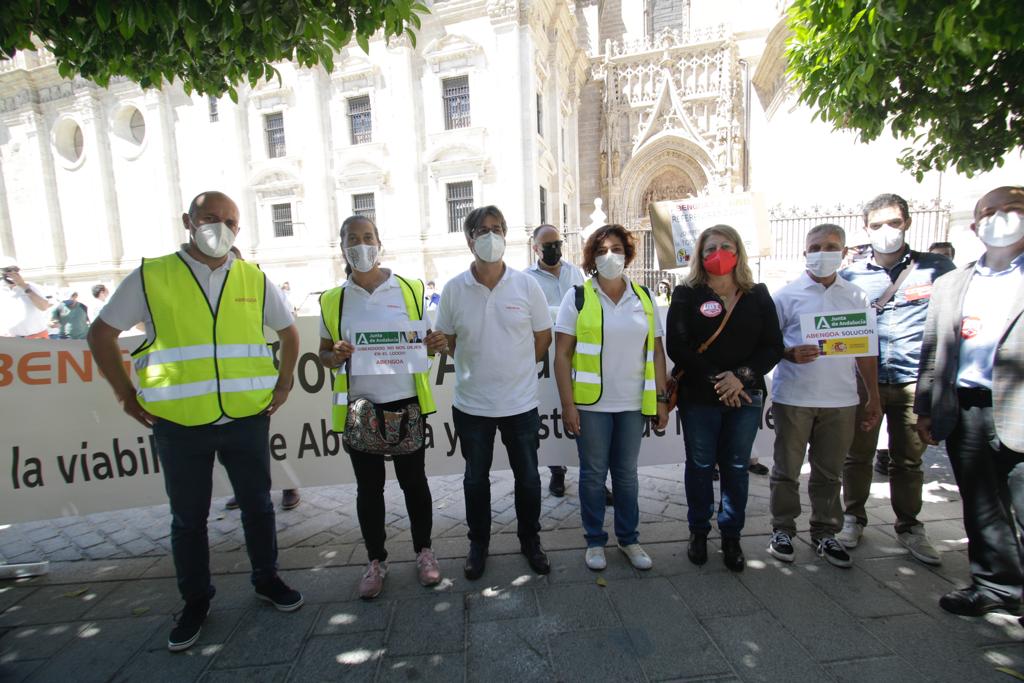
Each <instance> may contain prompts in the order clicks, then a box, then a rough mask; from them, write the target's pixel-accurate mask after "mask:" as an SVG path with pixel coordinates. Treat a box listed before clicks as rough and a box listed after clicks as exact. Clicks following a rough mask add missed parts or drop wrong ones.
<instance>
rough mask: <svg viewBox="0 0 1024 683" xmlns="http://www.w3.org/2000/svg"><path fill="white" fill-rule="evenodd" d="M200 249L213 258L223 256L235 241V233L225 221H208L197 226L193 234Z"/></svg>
mask: <svg viewBox="0 0 1024 683" xmlns="http://www.w3.org/2000/svg"><path fill="white" fill-rule="evenodd" d="M192 239H193V240H194V241H195V243H196V247H198V248H199V251H201V252H203V253H204V254H206V255H207V256H209V257H211V258H221V257H222V256H224V255H225V254H227V253H228V252H229V251H231V245H232V244H234V243H235V233H234V231H233V230H232V229H231V228H229V227H228V226H227V225H225V224H224V223H206V224H205V225H200V226H198V227H196V229H195V232H194V233H193V235H192Z"/></svg>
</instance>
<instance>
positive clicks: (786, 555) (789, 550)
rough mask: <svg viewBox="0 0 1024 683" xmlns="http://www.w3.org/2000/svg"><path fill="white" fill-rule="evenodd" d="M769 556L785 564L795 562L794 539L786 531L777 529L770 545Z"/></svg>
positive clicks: (773, 533)
mask: <svg viewBox="0 0 1024 683" xmlns="http://www.w3.org/2000/svg"><path fill="white" fill-rule="evenodd" d="M768 554H769V555H771V556H772V557H774V558H775V559H777V560H782V561H783V562H792V561H793V555H794V553H793V539H792V538H790V536H789V534H787V533H786V532H785V531H779V530H778V529H776V530H775V531H773V532H772V541H771V543H769V544H768Z"/></svg>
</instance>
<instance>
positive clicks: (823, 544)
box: [815, 536, 853, 569]
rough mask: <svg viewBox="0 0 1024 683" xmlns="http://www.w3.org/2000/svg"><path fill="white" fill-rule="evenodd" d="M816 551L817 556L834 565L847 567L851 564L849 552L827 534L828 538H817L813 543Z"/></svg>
mask: <svg viewBox="0 0 1024 683" xmlns="http://www.w3.org/2000/svg"><path fill="white" fill-rule="evenodd" d="M815 546H816V548H817V551H818V557H821V558H824V559H825V561H827V562H828V563H829V564H831V565H835V566H836V567H843V568H844V569H848V568H850V567H852V566H853V560H851V559H850V554H849V553H848V552H846V549H845V548H843V546H842V544H841V543H840V542H839V541H837V540H836V539H835V538H833V537H831V536H829V537H828V538H819V539H818V540H817V542H816V543H815Z"/></svg>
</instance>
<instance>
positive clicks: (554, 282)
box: [523, 259, 583, 306]
mask: <svg viewBox="0 0 1024 683" xmlns="http://www.w3.org/2000/svg"><path fill="white" fill-rule="evenodd" d="M561 264H562V267H561V268H559V269H558V277H555V276H554V275H552V274H551V273H549V272H548V271H546V270H544V269H543V268H541V267H540V265H538V263H537V262H536V261H535V262H534V263H533V265H531V266H530V267H529V268H527V269H526V270H525V271H523V272H524V273H526V274H527V275H530V276H531V277H533V278H534V279H535V280H537V284H538V285H540V290H541V291H542V292H544V298H545V299H547V302H548V306H559V305H561V303H562V298H563V297H564V296H565V293H566V292H568V291H569V290H570V289H572V288H573V287H574V286H576V285H582V284H583V272H582V271H581V270H580V269H579V268H577V267H576V266H574V265H572V264H571V263H567V262H566V261H565V260H564V259H563V260H562V261H561Z"/></svg>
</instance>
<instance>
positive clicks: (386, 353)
mask: <svg viewBox="0 0 1024 683" xmlns="http://www.w3.org/2000/svg"><path fill="white" fill-rule="evenodd" d="M395 328H396V324H395V323H383V324H379V325H363V326H360V327H358V328H356V329H354V330H352V331H351V333H350V334H351V339H352V345H353V346H355V347H356V350H355V351H354V352H353V353H352V365H351V367H350V368H349V372H350V373H351V374H353V375H403V374H408V373H411V372H426V371H427V370H428V369H429V368H430V359H429V358H427V347H426V345H425V344H424V343H423V338H424V337H426V334H427V327H426V323H425V322H424V321H422V320H413V321H410V322H407V323H402V328H403V329H395Z"/></svg>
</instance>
